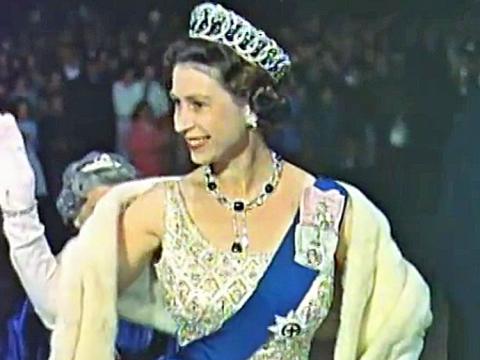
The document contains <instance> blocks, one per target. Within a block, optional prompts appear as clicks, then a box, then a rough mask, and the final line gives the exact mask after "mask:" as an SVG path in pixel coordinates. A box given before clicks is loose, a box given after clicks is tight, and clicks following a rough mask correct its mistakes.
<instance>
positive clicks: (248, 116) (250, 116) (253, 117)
mask: <svg viewBox="0 0 480 360" xmlns="http://www.w3.org/2000/svg"><path fill="white" fill-rule="evenodd" d="M245 123H246V124H247V128H248V129H256V128H257V127H258V116H257V114H255V113H254V112H253V111H252V109H251V108H250V106H248V105H247V106H246V107H245Z"/></svg>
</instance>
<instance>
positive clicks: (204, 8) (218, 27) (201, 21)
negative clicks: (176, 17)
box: [189, 3, 291, 81]
mask: <svg viewBox="0 0 480 360" xmlns="http://www.w3.org/2000/svg"><path fill="white" fill-rule="evenodd" d="M189 36H190V38H192V39H203V40H207V41H211V42H216V43H219V44H223V45H226V46H228V47H230V48H231V49H232V50H233V51H235V53H237V54H238V55H239V56H240V57H242V58H243V59H245V60H246V61H248V62H249V63H251V64H254V65H257V66H260V67H261V68H262V69H264V70H265V71H267V72H268V73H269V74H270V76H271V77H272V78H273V79H274V80H275V81H279V80H280V79H281V78H283V76H284V75H285V74H286V73H287V72H288V70H289V69H290V66H291V61H290V57H289V56H288V54H287V53H286V52H285V51H284V50H283V49H282V48H281V47H280V46H278V44H277V43H276V42H275V40H273V39H271V38H269V37H268V36H267V35H266V34H265V33H264V32H263V31H261V30H259V29H257V28H255V27H254V26H253V25H252V24H251V23H249V22H248V21H247V20H245V19H244V18H242V17H241V16H240V15H238V14H236V13H234V12H233V11H231V10H227V9H225V8H224V7H223V6H221V5H218V4H212V3H203V4H200V5H198V6H196V7H195V8H194V9H193V11H192V13H191V16H190V30H189Z"/></svg>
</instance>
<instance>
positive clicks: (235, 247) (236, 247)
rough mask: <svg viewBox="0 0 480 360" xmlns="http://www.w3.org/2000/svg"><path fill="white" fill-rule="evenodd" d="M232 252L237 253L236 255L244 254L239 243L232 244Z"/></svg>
mask: <svg viewBox="0 0 480 360" xmlns="http://www.w3.org/2000/svg"><path fill="white" fill-rule="evenodd" d="M232 252H233V253H235V254H239V253H241V252H243V248H242V245H241V244H240V243H239V242H236V241H235V242H234V243H233V244H232Z"/></svg>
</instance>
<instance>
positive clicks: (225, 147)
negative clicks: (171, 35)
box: [51, 3, 431, 360]
mask: <svg viewBox="0 0 480 360" xmlns="http://www.w3.org/2000/svg"><path fill="white" fill-rule="evenodd" d="M290 65H291V62H290V58H289V56H288V54H287V53H286V52H285V51H284V50H283V49H282V48H281V47H280V46H279V45H278V44H277V43H276V41H275V40H273V39H272V38H270V37H269V36H268V35H266V34H265V33H264V32H263V31H262V30H259V29H257V28H256V27H254V26H253V25H252V24H250V23H249V22H248V21H247V20H245V19H244V18H242V17H241V16H239V15H238V14H236V13H234V12H232V11H229V10H227V9H225V8H223V7H222V6H221V5H215V4H211V3H204V4H201V5H198V6H196V7H195V8H194V10H193V11H192V14H191V19H190V29H189V39H188V40H183V41H180V42H176V43H174V44H173V45H172V46H171V47H170V48H169V49H168V51H167V53H166V56H165V69H166V72H167V73H168V74H169V83H170V94H171V97H172V100H173V101H174V103H175V112H174V127H175V131H177V132H178V133H179V134H180V135H182V136H183V137H184V138H185V140H186V142H187V144H188V145H189V149H190V156H191V159H192V161H193V162H195V163H196V164H198V165H199V166H198V168H197V169H195V170H194V171H192V172H191V173H189V174H186V175H183V176H179V177H175V178H159V179H149V180H144V181H142V182H132V183H128V184H124V185H121V186H118V187H116V188H114V189H112V190H111V191H110V192H109V193H108V194H107V195H105V197H103V198H102V200H101V201H100V202H99V203H98V204H97V205H96V208H95V211H94V212H93V214H92V215H91V216H90V217H89V219H88V220H87V221H86V223H85V225H84V226H83V228H82V231H81V233H80V235H79V238H78V242H77V243H76V244H75V247H74V248H70V249H67V250H66V251H65V253H64V254H62V259H63V263H62V274H63V276H62V279H61V281H60V284H59V294H58V298H59V306H58V309H59V310H58V313H57V314H56V315H57V318H56V324H57V326H56V327H55V330H54V335H53V337H52V345H53V346H52V348H53V353H52V355H51V358H52V360H53V359H70V358H75V359H81V360H83V359H101V360H103V359H111V357H112V351H113V346H112V344H113V340H114V334H115V328H116V321H117V316H116V313H117V311H118V312H120V314H121V315H123V316H125V317H126V318H128V319H132V320H135V321H137V322H140V323H143V324H150V325H152V326H154V327H155V328H157V329H162V330H164V331H167V332H169V333H170V334H172V335H173V337H174V341H173V342H172V346H171V347H170V349H169V351H168V353H167V354H166V355H165V357H164V358H165V359H167V360H179V359H182V360H207V359H208V360H225V359H228V360H245V359H253V360H265V359H279V360H291V359H297V360H307V359H309V353H310V346H311V342H312V340H313V337H314V335H315V333H316V331H317V330H318V329H319V328H321V327H322V326H323V324H324V320H325V319H326V317H327V315H328V314H329V312H330V308H331V305H332V302H333V299H334V293H335V291H337V290H339V289H335V283H336V281H335V279H336V278H338V277H340V278H341V280H342V281H338V282H337V283H338V284H341V286H342V297H341V304H340V308H341V310H340V312H341V316H340V325H339V328H338V332H337V333H336V346H335V353H334V354H332V355H333V356H334V357H335V359H336V360H356V359H362V360H379V359H382V360H400V359H409V360H414V359H418V357H419V356H420V353H421V350H422V347H423V336H424V334H425V331H426V329H427V328H428V326H429V324H430V321H431V313H430V298H429V290H428V286H427V285H426V284H425V282H424V280H423V279H422V277H421V276H420V274H419V273H418V272H417V270H416V269H415V268H414V267H413V266H412V265H411V264H410V263H408V262H407V261H406V260H405V259H404V258H403V257H402V255H401V253H400V252H399V250H398V248H397V246H396V244H395V242H394V241H393V239H392V238H391V234H390V227H389V224H388V221H387V220H386V219H385V217H384V216H383V214H382V213H381V212H380V211H379V210H378V209H377V208H376V207H375V206H374V205H373V204H372V203H371V202H370V201H369V200H368V199H367V198H366V197H365V196H364V195H363V194H362V193H361V192H360V191H359V190H357V189H356V188H355V187H353V186H351V185H348V184H345V183H342V182H338V181H334V180H331V179H328V178H326V177H323V176H321V177H316V176H314V175H312V174H309V173H308V172H306V171H305V170H303V169H301V168H299V167H297V166H295V165H294V164H292V163H289V162H287V161H284V160H283V159H282V158H281V157H280V156H279V155H278V154H276V153H275V152H273V151H272V150H271V149H270V148H269V146H268V144H267V143H266V141H265V138H264V133H263V132H264V129H265V128H266V127H268V124H271V123H273V122H275V121H278V120H281V117H279V116H278V113H277V109H279V108H281V107H282V106H283V105H284V104H285V101H284V100H283V96H282V94H281V92H280V88H281V84H282V82H283V81H284V80H285V77H286V75H287V74H288V72H289V69H290ZM93 249H94V250H93ZM345 264H347V266H345Z"/></svg>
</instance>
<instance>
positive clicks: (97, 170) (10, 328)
mask: <svg viewBox="0 0 480 360" xmlns="http://www.w3.org/2000/svg"><path fill="white" fill-rule="evenodd" d="M135 175H136V170H135V168H134V167H133V166H132V165H130V164H129V163H128V162H127V161H126V160H125V159H124V158H122V157H121V156H119V155H116V154H108V153H99V152H91V153H89V154H87V155H86V156H84V157H83V158H82V159H80V160H78V161H75V162H73V163H71V164H70V165H69V166H68V167H67V169H66V170H65V171H64V173H63V187H62V191H61V193H60V195H59V196H58V198H57V209H58V211H59V213H60V215H61V216H62V218H63V220H64V221H65V223H66V224H67V225H69V226H71V227H72V228H73V227H76V228H77V229H78V228H80V226H81V225H82V224H83V222H84V221H85V219H86V218H87V217H88V215H89V213H90V212H91V209H92V208H93V207H94V205H95V203H96V202H97V201H98V199H100V198H101V197H102V196H103V195H104V194H105V193H106V191H107V190H108V188H109V186H112V185H114V184H117V183H121V182H125V181H129V180H133V179H135ZM6 221H7V222H6V224H5V230H6V233H7V234H8V241H9V250H10V251H9V252H10V259H11V261H12V265H13V267H14V269H15V271H16V272H17V274H18V277H19V278H20V280H21V283H22V285H23V286H24V288H25V291H26V293H27V294H28V296H29V299H28V300H25V301H24V302H23V303H22V304H21V307H20V308H19V309H18V311H16V313H15V315H14V316H13V317H11V318H10V319H9V320H8V322H7V336H5V337H4V338H5V340H6V342H7V346H6V347H5V349H6V350H5V351H6V353H5V358H8V359H11V360H14V359H27V358H28V359H46V358H47V357H48V353H49V346H48V337H49V332H48V331H47V329H46V328H49V329H51V328H53V322H49V321H48V320H47V318H46V317H45V316H43V317H42V320H43V321H44V324H45V326H46V328H45V327H43V326H42V324H40V323H39V321H38V319H37V318H36V317H35V316H34V314H33V312H34V310H38V309H51V308H53V309H51V310H49V311H50V312H53V313H54V312H55V309H54V306H55V301H54V299H52V298H51V296H52V294H54V293H55V289H52V286H55V284H56V281H55V278H56V277H57V276H59V275H58V274H59V271H57V269H58V268H59V264H58V263H59V261H60V259H56V258H55V257H54V255H53V254H52V252H51V250H50V247H49V245H48V241H47V239H46V236H45V234H44V233H43V227H42V226H41V224H40V223H38V221H35V220H33V221H32V220H31V221H30V226H29V228H28V229H25V228H23V229H22V219H10V218H7V219H6ZM19 221H20V222H19ZM23 223H25V219H23ZM36 223H37V225H35V224H36ZM18 230H20V231H18ZM35 233H37V234H39V236H34V235H35ZM32 235H33V237H30V236H32ZM72 241H75V240H74V239H73V240H72ZM52 300H53V301H52ZM32 305H33V307H32ZM40 311H42V310H40ZM43 311H44V312H45V310H43ZM153 339H154V332H153V331H152V330H151V329H149V328H144V327H140V326H138V325H135V324H130V323H128V322H126V321H122V322H121V323H120V326H119V333H118V335H117V339H116V347H117V349H118V353H119V354H121V355H122V356H121V358H122V359H128V358H129V356H134V358H135V359H140V358H141V359H150V358H153V357H152V355H151V352H152V350H153V349H152V348H151V345H152V344H153V341H152V340H153ZM156 345H157V349H156V351H157V352H158V344H156Z"/></svg>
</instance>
